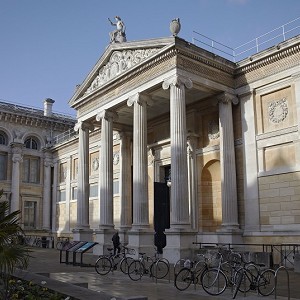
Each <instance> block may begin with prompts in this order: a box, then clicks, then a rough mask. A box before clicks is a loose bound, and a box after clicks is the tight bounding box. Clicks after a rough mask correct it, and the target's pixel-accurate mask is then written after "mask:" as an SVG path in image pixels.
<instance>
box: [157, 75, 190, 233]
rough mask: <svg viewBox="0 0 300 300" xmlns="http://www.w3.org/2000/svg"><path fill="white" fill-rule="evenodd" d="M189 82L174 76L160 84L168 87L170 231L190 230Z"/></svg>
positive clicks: (164, 87)
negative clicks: (186, 106) (187, 124)
mask: <svg viewBox="0 0 300 300" xmlns="http://www.w3.org/2000/svg"><path fill="white" fill-rule="evenodd" d="M192 86H193V83H192V81H191V80H190V79H187V78H184V77H182V76H178V75H176V76H174V77H172V78H169V79H167V80H165V81H164V82H163V85H162V87H163V89H165V90H166V89H169V88H170V123H171V124H170V127H171V128H170V131H171V228H173V229H189V228H190V220H189V198H188V165H187V134H186V108H185V87H186V88H192Z"/></svg>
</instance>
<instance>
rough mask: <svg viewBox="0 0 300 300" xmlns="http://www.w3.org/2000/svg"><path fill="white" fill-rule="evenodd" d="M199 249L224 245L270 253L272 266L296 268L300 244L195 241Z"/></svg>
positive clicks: (230, 247)
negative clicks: (295, 262)
mask: <svg viewBox="0 0 300 300" xmlns="http://www.w3.org/2000/svg"><path fill="white" fill-rule="evenodd" d="M193 244H196V245H198V246H199V249H203V248H206V249H207V248H210V247H222V248H227V249H236V250H237V249H238V250H243V251H250V252H264V253H270V264H271V266H274V265H276V266H277V265H278V266H284V267H286V268H294V258H295V254H296V253H300V244H230V243H228V244H223V243H218V244H216V243H199V242H194V243H193Z"/></svg>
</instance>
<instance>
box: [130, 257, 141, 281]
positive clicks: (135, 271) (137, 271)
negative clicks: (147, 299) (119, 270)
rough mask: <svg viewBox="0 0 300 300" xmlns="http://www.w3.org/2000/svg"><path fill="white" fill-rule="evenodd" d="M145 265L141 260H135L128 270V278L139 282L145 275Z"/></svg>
mask: <svg viewBox="0 0 300 300" xmlns="http://www.w3.org/2000/svg"><path fill="white" fill-rule="evenodd" d="M144 270H145V269H144V265H143V264H142V263H141V262H140V261H139V260H134V261H133V262H132V263H131V264H130V265H129V268H128V276H129V278H130V279H131V280H133V281H137V280H140V279H141V278H142V276H143V275H144Z"/></svg>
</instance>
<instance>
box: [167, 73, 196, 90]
mask: <svg viewBox="0 0 300 300" xmlns="http://www.w3.org/2000/svg"><path fill="white" fill-rule="evenodd" d="M172 85H173V86H178V87H179V86H185V87H186V88H187V89H191V88H192V87H193V82H192V80H191V79H190V78H186V77H184V76H181V75H174V76H172V77H169V78H167V79H165V80H164V82H163V84H162V88H163V89H164V90H168V89H169V88H170V86H172Z"/></svg>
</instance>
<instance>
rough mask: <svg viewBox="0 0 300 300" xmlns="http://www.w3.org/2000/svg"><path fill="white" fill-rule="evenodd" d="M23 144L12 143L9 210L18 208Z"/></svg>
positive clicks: (12, 210)
mask: <svg viewBox="0 0 300 300" xmlns="http://www.w3.org/2000/svg"><path fill="white" fill-rule="evenodd" d="M23 146H24V145H23V144H20V143H12V144H11V147H12V153H13V154H12V176H11V203H10V212H14V211H17V210H20V209H21V207H20V162H22V148H23Z"/></svg>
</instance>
